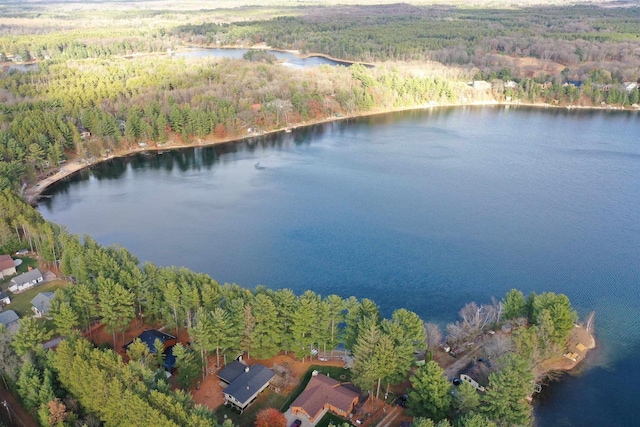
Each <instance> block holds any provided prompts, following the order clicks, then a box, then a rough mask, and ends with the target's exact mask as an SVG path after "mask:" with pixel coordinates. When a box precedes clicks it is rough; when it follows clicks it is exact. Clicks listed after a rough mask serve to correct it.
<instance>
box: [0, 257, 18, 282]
mask: <svg viewBox="0 0 640 427" xmlns="http://www.w3.org/2000/svg"><path fill="white" fill-rule="evenodd" d="M14 274H16V264H15V263H14V262H13V258H11V257H10V256H9V255H0V279H4V278H5V277H9V276H13V275H14Z"/></svg>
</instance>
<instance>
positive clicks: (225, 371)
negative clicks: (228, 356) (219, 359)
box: [218, 360, 247, 385]
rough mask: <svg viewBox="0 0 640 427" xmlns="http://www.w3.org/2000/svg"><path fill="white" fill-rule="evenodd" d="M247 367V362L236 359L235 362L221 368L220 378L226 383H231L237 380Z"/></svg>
mask: <svg viewBox="0 0 640 427" xmlns="http://www.w3.org/2000/svg"><path fill="white" fill-rule="evenodd" d="M246 367H247V365H246V364H244V363H242V362H240V361H239V360H234V361H233V362H231V363H229V364H227V365H226V366H225V367H224V368H222V369H220V371H219V372H218V378H220V380H222V382H224V383H225V384H227V385H229V384H231V383H232V382H234V381H235V380H236V378H238V377H239V376H240V375H242V373H243V372H244V369H245V368H246Z"/></svg>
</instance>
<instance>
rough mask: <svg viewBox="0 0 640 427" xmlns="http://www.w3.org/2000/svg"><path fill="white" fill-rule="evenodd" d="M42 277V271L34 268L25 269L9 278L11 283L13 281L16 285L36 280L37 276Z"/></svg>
mask: <svg viewBox="0 0 640 427" xmlns="http://www.w3.org/2000/svg"><path fill="white" fill-rule="evenodd" d="M39 277H42V273H40V270H38V269H37V268H34V269H33V270H31V271H27V272H26V273H23V274H21V275H19V276H16V277H14V278H13V279H11V283H15V284H16V285H18V286H20V285H24V284H25V283H29V282H30V281H32V280H36V279H37V278H39Z"/></svg>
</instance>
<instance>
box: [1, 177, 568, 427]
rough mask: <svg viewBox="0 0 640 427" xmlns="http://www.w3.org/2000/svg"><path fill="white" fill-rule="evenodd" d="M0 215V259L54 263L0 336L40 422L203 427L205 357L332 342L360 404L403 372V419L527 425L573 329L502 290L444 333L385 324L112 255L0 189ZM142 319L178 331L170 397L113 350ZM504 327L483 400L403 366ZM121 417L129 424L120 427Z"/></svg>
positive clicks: (151, 359)
mask: <svg viewBox="0 0 640 427" xmlns="http://www.w3.org/2000/svg"><path fill="white" fill-rule="evenodd" d="M0 206H1V207H2V210H1V211H0V212H2V214H1V215H0V249H1V250H0V252H13V251H14V249H15V248H17V247H25V246H26V247H28V248H29V249H30V250H33V251H37V253H38V255H39V257H40V258H41V260H42V262H44V263H46V262H48V263H49V265H52V264H54V263H55V260H56V259H59V260H60V263H59V268H60V272H61V274H62V275H63V276H64V277H65V278H66V280H67V281H68V284H67V285H66V286H65V287H63V288H62V289H59V290H58V291H57V292H56V294H55V298H54V300H53V301H52V304H51V309H50V312H49V317H50V319H51V320H47V321H44V322H43V321H38V320H36V319H35V318H33V317H25V318H23V319H21V320H20V321H19V328H18V330H17V332H15V334H11V333H9V332H5V333H3V334H1V335H0V353H1V354H2V356H3V357H2V358H0V373H2V376H3V378H4V379H5V381H6V382H7V385H8V387H9V388H10V389H11V390H13V391H15V392H16V394H17V395H18V396H20V398H21V399H22V401H23V403H24V405H25V407H26V408H27V409H29V410H32V411H34V413H36V414H37V417H38V419H39V421H40V423H41V425H43V426H49V425H51V426H53V425H56V426H59V425H94V424H92V423H94V422H96V420H98V419H99V420H101V421H102V422H104V423H105V425H114V426H115V425H167V426H171V425H180V426H206V425H211V426H215V425H218V421H217V419H216V418H215V417H214V415H213V413H212V412H211V411H210V410H209V409H208V408H205V407H202V406H199V405H197V404H195V403H194V402H193V400H192V398H191V395H190V393H189V390H190V389H191V388H192V387H193V386H194V384H195V382H196V381H197V380H198V379H199V378H201V376H204V375H208V374H209V369H208V363H210V362H209V360H210V356H215V357H214V359H213V360H215V361H216V364H219V363H220V355H221V354H223V353H229V354H237V353H238V352H239V351H240V352H244V353H245V354H247V355H250V356H251V357H254V358H256V359H268V358H270V357H272V356H274V355H276V354H278V353H280V352H285V353H294V354H295V355H296V356H297V357H299V358H311V357H313V354H314V351H313V350H314V349H316V350H317V349H324V350H327V349H329V350H330V349H334V348H336V346H337V345H338V344H340V343H342V344H343V345H344V346H345V347H346V348H348V349H351V351H352V355H353V357H354V365H353V367H352V381H353V383H354V384H355V385H356V386H358V387H359V388H360V389H361V390H363V391H368V392H369V393H370V394H371V395H377V394H378V393H379V388H380V386H381V385H382V386H384V387H387V386H388V385H390V384H396V383H399V382H402V381H404V380H405V379H406V378H407V375H410V376H409V379H410V381H411V384H412V391H411V392H410V393H409V396H410V403H409V406H408V410H409V411H410V413H411V414H413V415H414V416H415V417H416V419H417V422H418V423H424V425H433V424H430V423H438V424H437V425H439V426H446V425H452V424H450V423H451V422H453V423H454V424H455V425H456V426H466V427H469V426H475V425H484V426H491V425H513V424H517V425H527V424H529V423H530V422H531V405H530V403H529V402H528V401H527V398H528V397H529V396H530V395H531V394H532V393H533V390H532V387H533V384H534V382H535V381H541V378H543V377H544V375H545V374H546V372H545V371H544V370H541V367H540V366H539V364H540V362H542V361H544V360H546V359H548V358H549V357H552V356H555V355H559V354H561V353H562V352H563V351H564V348H565V345H564V344H565V342H566V340H567V337H568V335H569V332H570V331H571V330H572V329H573V327H574V322H575V321H576V320H577V317H576V313H575V311H574V310H573V309H572V307H571V304H570V302H569V300H568V298H567V297H566V296H565V295H556V294H554V293H551V292H547V293H543V294H540V295H536V294H531V295H529V296H528V297H525V296H524V295H523V294H522V292H520V291H518V290H515V289H514V290H512V291H510V292H509V293H507V295H505V297H504V298H503V299H502V300H501V301H497V300H493V301H491V302H489V303H487V304H482V305H478V304H476V303H475V302H473V303H469V304H467V305H466V306H465V307H463V308H462V309H461V311H460V320H458V321H456V322H454V323H451V324H449V325H447V326H446V328H445V330H444V331H443V330H442V329H441V328H440V326H438V325H436V324H433V323H426V324H425V323H424V322H423V320H422V319H421V318H420V317H419V316H418V315H417V314H415V313H413V312H411V311H408V310H406V309H402V308H400V309H397V310H395V311H394V312H393V313H391V317H390V318H383V316H382V313H380V310H379V308H378V306H377V305H376V303H375V302H374V301H371V300H369V299H366V298H365V299H362V300H357V299H356V298H354V297H348V298H344V297H342V296H339V295H328V296H324V297H323V296H321V295H318V294H316V293H314V292H312V291H306V292H305V293H304V294H302V295H295V294H294V293H293V292H292V291H291V290H289V289H277V290H273V289H269V288H266V287H263V286H258V287H256V288H255V289H253V290H250V289H246V288H242V287H241V286H238V285H236V284H219V283H217V282H216V281H215V280H213V279H212V278H210V277H209V276H207V275H205V274H197V273H194V272H192V271H190V270H188V269H185V268H177V267H157V266H155V265H154V264H152V263H149V262H145V263H143V264H141V263H140V262H139V261H138V260H137V259H136V258H135V257H134V256H133V255H132V254H131V253H129V252H128V251H127V250H126V249H124V248H122V247H118V246H110V247H104V246H101V245H99V244H97V243H96V242H95V241H94V240H92V239H91V238H90V237H89V236H84V237H82V238H80V237H79V236H75V235H71V234H69V233H67V232H66V231H65V230H64V229H62V228H60V227H57V226H56V225H54V224H50V223H48V222H46V221H44V220H43V219H42V218H41V217H40V215H39V214H38V213H37V212H36V211H35V209H33V208H32V207H31V206H29V205H28V204H26V203H25V202H24V201H23V200H22V199H21V198H20V197H18V196H17V195H15V193H13V192H12V191H11V190H8V189H5V190H3V191H2V192H1V193H0ZM143 319H144V322H145V323H147V324H149V325H163V326H166V327H167V328H168V330H171V331H175V332H176V334H177V333H179V331H180V330H183V331H187V332H188V335H189V337H190V345H188V346H178V349H177V350H175V354H176V358H177V362H176V366H177V369H178V373H177V375H178V384H179V388H178V389H175V390H173V389H171V388H170V387H169V385H168V383H167V381H166V378H165V376H164V369H163V368H160V367H161V366H163V363H162V353H160V352H158V353H157V354H156V355H153V354H150V353H149V351H148V349H147V348H146V346H145V345H144V344H141V343H138V344H136V345H131V346H130V347H129V350H127V356H128V362H125V361H124V360H123V358H122V357H121V356H119V355H117V354H116V353H115V352H114V351H113V350H112V348H117V347H119V346H122V345H124V344H125V342H124V341H123V338H124V335H123V334H122V333H123V332H124V331H125V330H127V329H128V328H129V326H130V324H131V322H132V321H134V322H141V321H143ZM504 321H508V322H510V323H511V324H513V325H519V327H518V329H517V330H516V331H515V332H514V334H513V335H512V336H511V338H509V339H507V341H505V339H506V338H504V337H499V338H498V337H496V338H495V342H494V343H493V344H492V345H491V346H490V347H491V348H492V360H495V362H494V363H496V364H497V366H499V369H498V370H496V372H494V373H492V374H491V375H490V376H489V386H488V388H487V391H486V393H484V394H478V393H477V392H476V391H475V389H473V388H471V389H468V387H466V386H465V387H463V388H461V389H460V392H459V393H460V395H459V396H458V395H454V396H453V397H452V396H451V394H450V391H451V384H450V382H449V380H448V379H447V378H446V377H445V376H443V370H442V368H440V367H439V366H438V364H437V363H436V362H434V361H429V362H428V363H427V364H426V365H425V366H424V367H422V368H419V369H417V370H415V369H414V368H413V365H414V361H415V353H416V352H417V351H418V352H419V351H427V352H429V351H434V349H436V348H438V347H439V346H440V345H441V344H442V343H443V342H446V343H447V344H448V345H451V346H456V345H462V343H465V342H467V341H469V340H473V339H474V338H475V337H478V336H480V335H483V334H484V333H485V332H486V331H487V330H490V329H491V328H496V327H497V325H500V324H502V322H504ZM96 322H98V323H103V324H104V325H105V328H106V330H107V331H109V332H110V333H111V334H112V339H113V346H111V345H103V346H101V347H100V348H96V347H95V346H93V345H92V344H91V342H90V340H88V339H87V338H89V339H90V337H91V333H90V332H89V330H90V328H91V326H92V325H95V324H96ZM54 336H62V337H65V338H66V339H65V340H64V341H63V342H62V343H61V344H60V345H59V346H58V348H57V350H56V351H55V352H53V351H47V350H44V349H43V347H42V343H43V342H44V341H46V340H48V339H49V338H51V337H54ZM134 343H135V341H134ZM89 378H90V379H91V380H90V381H87V379H89ZM123 411H124V412H126V413H132V414H136V415H135V416H136V417H138V418H135V419H134V418H131V419H127V420H122V417H121V415H120V414H121V413H122V412H123ZM74 423H75V424H74ZM131 423H133V424H131ZM223 425H225V426H226V425H229V424H228V423H227V424H223ZM418 425H423V424H418Z"/></svg>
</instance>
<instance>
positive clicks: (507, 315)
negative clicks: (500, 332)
mask: <svg viewBox="0 0 640 427" xmlns="http://www.w3.org/2000/svg"><path fill="white" fill-rule="evenodd" d="M502 317H503V318H504V319H505V320H509V319H516V318H518V317H527V308H526V302H525V299H524V295H523V294H522V292H520V291H519V290H517V289H511V290H510V291H509V292H507V295H506V296H505V297H504V299H503V300H502Z"/></svg>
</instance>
